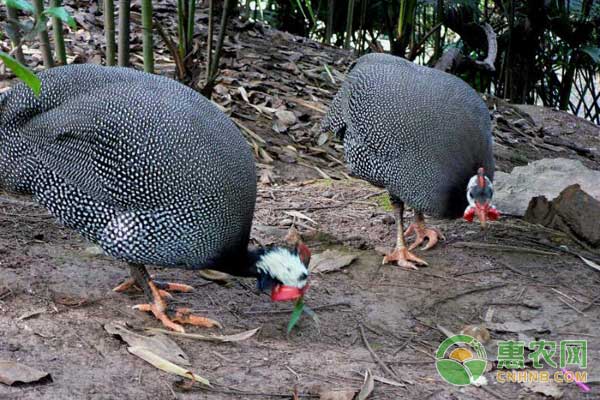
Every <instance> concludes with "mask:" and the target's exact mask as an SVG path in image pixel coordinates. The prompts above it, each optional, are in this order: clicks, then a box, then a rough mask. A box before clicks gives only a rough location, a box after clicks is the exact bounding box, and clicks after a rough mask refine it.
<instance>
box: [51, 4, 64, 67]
mask: <svg viewBox="0 0 600 400" xmlns="http://www.w3.org/2000/svg"><path fill="white" fill-rule="evenodd" d="M50 7H60V0H50ZM52 33H53V34H54V47H55V49H54V51H55V55H56V59H57V60H58V63H59V64H60V65H67V52H66V50H65V38H64V37H63V22H62V21H61V20H60V18H56V17H52Z"/></svg>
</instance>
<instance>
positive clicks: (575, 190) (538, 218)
mask: <svg viewBox="0 0 600 400" xmlns="http://www.w3.org/2000/svg"><path fill="white" fill-rule="evenodd" d="M599 182H600V181H599ZM599 219H600V201H598V200H596V199H595V198H593V197H592V196H590V195H589V194H587V193H586V192H584V191H583V190H581V187H580V186H579V185H571V186H569V187H568V188H566V189H565V190H563V191H562V192H561V193H560V195H559V196H558V197H557V198H555V199H554V200H552V201H548V199H547V198H546V197H544V196H538V197H534V198H533V199H531V201H530V202H529V207H528V208H527V212H526V213H525V221H528V222H531V223H535V224H541V225H544V226H547V227H549V228H553V229H558V230H560V231H563V232H565V233H567V234H571V235H574V236H576V237H577V238H579V239H581V240H583V241H585V242H587V243H589V244H590V245H592V246H593V247H600V223H598V220H599Z"/></svg>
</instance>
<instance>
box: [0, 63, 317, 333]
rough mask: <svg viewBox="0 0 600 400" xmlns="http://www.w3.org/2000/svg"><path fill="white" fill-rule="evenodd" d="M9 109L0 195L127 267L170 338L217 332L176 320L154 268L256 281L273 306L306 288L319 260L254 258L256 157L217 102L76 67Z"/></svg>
mask: <svg viewBox="0 0 600 400" xmlns="http://www.w3.org/2000/svg"><path fill="white" fill-rule="evenodd" d="M39 78H40V79H41V81H42V92H41V95H40V97H36V96H34V94H33V93H32V92H31V90H30V89H29V88H28V87H26V86H25V85H24V84H18V85H16V86H15V87H13V88H12V89H11V90H10V91H9V92H7V93H5V94H4V95H3V96H2V97H0V144H1V146H0V185H3V186H4V187H5V188H7V189H9V190H12V191H16V192H21V193H29V194H32V195H33V198H34V200H36V201H37V202H39V203H40V204H41V205H43V206H44V207H46V208H47V209H48V210H49V211H50V213H51V214H53V215H54V216H55V217H57V219H58V220H59V221H60V222H62V223H63V224H65V225H66V226H68V227H70V228H73V229H75V230H77V231H79V232H80V233H81V234H82V235H83V236H84V237H85V238H87V239H89V240H91V241H93V242H95V243H97V244H98V245H99V246H100V247H101V248H102V249H103V250H104V252H106V253H107V254H109V255H111V256H113V257H115V258H117V259H120V260H124V261H126V262H128V263H129V267H130V272H131V276H132V279H130V280H128V281H126V282H125V283H124V284H122V285H119V287H118V288H116V289H117V290H124V289H126V288H127V287H129V286H131V285H133V284H136V285H137V286H139V287H141V288H142V289H143V291H144V293H145V294H146V296H147V298H148V300H149V304H143V305H139V306H137V308H138V309H140V310H143V311H151V312H152V313H153V314H154V315H155V317H156V318H158V319H159V320H161V321H162V323H163V324H164V325H165V326H167V327H168V328H170V329H173V330H177V331H181V332H182V331H183V330H184V329H183V327H182V326H181V325H180V324H179V323H181V324H193V325H198V326H207V327H210V326H214V325H215V324H217V323H216V322H215V321H213V320H210V319H208V318H204V317H199V316H195V315H192V314H191V313H190V310H189V309H185V308H179V309H178V308H174V307H172V306H170V305H169V304H168V302H167V301H166V300H167V298H168V297H170V295H169V294H168V292H167V291H168V290H172V291H188V290H190V289H191V287H190V286H187V285H181V284H170V283H164V282H158V281H155V280H153V279H151V277H150V276H149V274H148V272H147V270H146V268H145V264H156V265H161V266H165V267H181V268H188V269H200V268H211V269H215V270H219V271H223V272H227V273H230V274H233V275H237V276H246V277H256V278H258V283H259V287H260V288H261V289H268V288H270V289H272V294H271V298H272V299H273V300H275V301H279V300H291V299H295V298H298V297H299V296H301V295H302V294H303V293H304V291H305V290H306V288H307V285H306V282H307V278H308V269H307V266H306V265H307V263H308V259H309V257H310V251H309V250H308V248H306V246H305V245H303V244H299V245H298V247H297V248H296V249H293V250H290V249H286V248H280V247H272V248H258V249H249V248H248V242H249V237H250V229H251V225H252V217H253V213H254V205H255V201H256V174H255V166H254V159H253V157H252V153H251V151H250V148H249V146H248V144H247V143H246V141H245V140H244V138H243V137H242V135H241V134H240V132H239V130H238V129H237V128H236V127H235V125H234V124H233V123H232V122H231V121H230V120H229V119H228V118H227V117H226V116H225V115H224V114H223V113H222V112H221V111H220V110H219V109H218V108H217V107H216V106H215V105H213V104H212V103H211V102H210V101H208V100H207V99H205V98H204V97H203V96H201V95H199V94H198V93H197V92H195V91H193V90H192V89H190V88H187V87H185V86H183V85H181V84H179V83H177V82H175V81H173V80H171V79H168V78H165V77H160V76H155V75H150V74H146V73H143V72H139V71H135V70H133V69H127V68H116V67H101V66H97V65H72V66H65V67H59V68H53V69H50V70H48V71H44V72H42V73H40V74H39Z"/></svg>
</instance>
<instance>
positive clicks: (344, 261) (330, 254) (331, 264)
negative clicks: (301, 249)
mask: <svg viewBox="0 0 600 400" xmlns="http://www.w3.org/2000/svg"><path fill="white" fill-rule="evenodd" d="M357 257H358V256H357V255H355V254H347V253H342V252H340V251H338V250H331V249H327V250H325V251H324V252H323V253H319V254H315V255H313V257H312V259H311V260H310V266H309V268H308V269H309V271H311V272H321V273H327V272H333V271H338V270H340V269H342V268H344V267H347V266H348V265H350V264H351V263H352V262H353V261H354V260H356V258H357Z"/></svg>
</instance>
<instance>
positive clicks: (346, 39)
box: [344, 0, 354, 49]
mask: <svg viewBox="0 0 600 400" xmlns="http://www.w3.org/2000/svg"><path fill="white" fill-rule="evenodd" d="M353 21H354V0H350V1H349V2H348V14H346V35H345V37H344V48H345V49H349V48H350V40H351V39H352V22H353Z"/></svg>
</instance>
